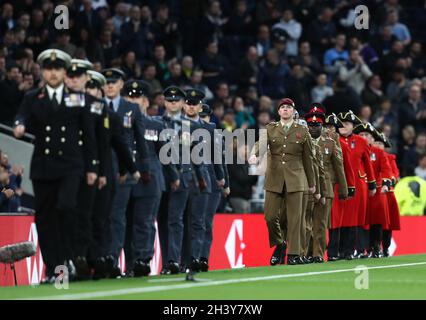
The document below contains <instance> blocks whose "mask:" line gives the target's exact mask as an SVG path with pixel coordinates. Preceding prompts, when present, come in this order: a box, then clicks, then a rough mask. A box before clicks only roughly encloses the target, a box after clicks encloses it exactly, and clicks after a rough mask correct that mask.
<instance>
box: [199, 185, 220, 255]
mask: <svg viewBox="0 0 426 320" xmlns="http://www.w3.org/2000/svg"><path fill="white" fill-rule="evenodd" d="M221 197H222V192H221V191H213V192H212V193H211V194H210V195H209V199H208V201H207V208H206V216H205V219H204V223H205V232H204V238H203V244H202V247H201V254H200V257H201V258H205V259H208V258H209V257H210V248H211V245H212V241H213V219H214V215H215V213H216V210H217V208H218V207H219V203H220V200H221Z"/></svg>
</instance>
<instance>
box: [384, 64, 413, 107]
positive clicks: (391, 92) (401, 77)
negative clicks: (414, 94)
mask: <svg viewBox="0 0 426 320" xmlns="http://www.w3.org/2000/svg"><path fill="white" fill-rule="evenodd" d="M409 87H410V80H408V79H407V77H406V75H405V70H404V69H403V68H401V67H395V68H393V72H392V82H391V83H389V85H388V87H387V89H386V95H387V97H388V98H389V99H390V100H391V101H392V102H396V103H399V102H402V101H403V100H404V99H406V97H407V94H408V89H409Z"/></svg>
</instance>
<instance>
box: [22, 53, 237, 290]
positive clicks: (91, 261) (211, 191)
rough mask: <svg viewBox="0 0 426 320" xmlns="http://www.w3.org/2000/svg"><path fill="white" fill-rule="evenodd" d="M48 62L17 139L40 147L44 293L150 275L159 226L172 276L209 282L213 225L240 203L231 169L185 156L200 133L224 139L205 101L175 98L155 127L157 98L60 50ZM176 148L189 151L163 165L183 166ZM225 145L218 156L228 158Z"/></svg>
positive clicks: (37, 186)
mask: <svg viewBox="0 0 426 320" xmlns="http://www.w3.org/2000/svg"><path fill="white" fill-rule="evenodd" d="M37 62H38V63H39V64H40V65H41V67H42V75H43V81H44V86H43V87H41V88H39V89H36V90H32V91H29V92H28V93H27V94H26V95H25V98H24V100H23V102H22V105H21V106H20V110H19V112H18V115H17V117H16V119H15V124H14V135H15V137H16V138H21V137H22V136H23V135H24V134H25V133H26V132H31V133H33V134H34V135H35V137H36V139H35V146H34V153H33V156H32V160H31V169H30V178H31V180H32V184H33V188H34V195H35V211H36V214H35V222H36V226H37V231H38V236H39V244H40V248H41V252H42V256H43V261H44V263H45V266H46V277H45V279H44V280H43V282H45V283H53V282H55V280H56V277H57V276H58V275H59V273H60V272H64V268H66V270H67V275H68V277H69V279H70V280H84V279H99V278H105V277H108V278H116V277H121V276H129V277H131V276H146V275H148V274H150V273H151V261H152V259H153V256H154V244H155V237H156V225H155V223H156V221H158V231H159V240H160V241H159V242H160V246H161V252H162V261H163V271H162V273H164V274H176V273H179V272H181V271H186V270H190V271H208V270H209V256H210V247H211V243H212V224H213V215H214V213H215V212H216V209H217V207H218V206H219V202H220V200H221V198H222V196H224V197H226V196H227V195H229V193H230V189H229V178H228V173H227V169H226V165H225V164H224V163H223V162H220V163H219V164H213V163H211V162H210V163H207V162H201V163H200V162H198V163H194V161H193V160H192V159H191V158H190V159H189V160H190V161H189V162H185V161H184V159H183V157H182V154H180V153H179V154H176V152H184V150H186V148H185V147H187V148H188V150H192V148H194V147H195V146H196V145H197V144H200V143H204V141H201V140H194V139H191V133H192V132H193V131H194V130H196V129H204V130H205V131H207V132H208V133H209V134H210V135H211V138H212V139H221V137H220V136H219V137H217V136H215V135H214V129H215V126H214V124H212V123H210V121H209V117H210V114H211V110H210V107H209V106H208V105H204V104H203V98H204V94H203V93H202V92H201V91H199V90H196V89H189V90H187V91H183V90H181V89H180V88H179V87H176V86H171V87H168V88H166V89H165V90H164V92H163V94H164V96H165V102H164V108H165V112H164V114H163V115H161V116H155V117H151V116H149V115H147V109H148V108H149V86H148V85H147V84H146V83H144V82H143V81H139V80H128V81H125V78H126V75H125V74H124V72H123V71H122V70H120V69H115V68H112V69H106V70H103V71H102V72H101V73H99V72H96V71H93V70H92V64H91V63H90V62H89V61H86V60H79V59H71V57H70V56H69V55H68V54H66V53H65V52H63V51H61V50H57V49H49V50H45V51H43V52H42V53H41V54H40V55H39V57H38V59H37ZM185 128H187V129H188V131H186V132H184V131H185V130H184V129H185ZM163 131H165V132H167V135H166V136H164V135H162V133H163ZM184 133H187V134H184ZM211 141H213V140H211ZM214 141H215V142H216V140H214ZM169 142H177V144H178V148H171V149H170V150H168V152H166V155H163V156H164V157H165V158H166V160H167V159H169V158H173V157H174V159H175V160H176V159H177V161H169V162H167V161H162V159H161V150H162V149H163V148H162V147H163V146H164V145H165V144H167V143H169ZM220 145H222V144H217V143H211V144H210V145H209V146H208V148H211V149H212V152H216V153H218V154H223V150H222V149H221V150H216V149H217V148H218V146H220ZM175 147H176V146H175ZM176 150H177V151H176ZM123 249H124V251H125V257H126V258H125V262H126V273H125V274H122V272H121V268H120V267H122V265H120V256H121V252H122V250H123Z"/></svg>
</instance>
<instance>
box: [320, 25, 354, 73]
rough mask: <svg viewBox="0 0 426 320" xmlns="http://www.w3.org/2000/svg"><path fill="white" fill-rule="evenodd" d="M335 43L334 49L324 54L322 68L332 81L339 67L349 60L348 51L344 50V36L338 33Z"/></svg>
mask: <svg viewBox="0 0 426 320" xmlns="http://www.w3.org/2000/svg"><path fill="white" fill-rule="evenodd" d="M335 41H336V43H335V45H334V48H331V49H328V50H327V51H326V52H325V54H324V68H325V71H326V72H327V74H328V75H329V76H330V77H331V79H334V77H335V75H337V73H338V72H339V70H340V67H341V66H342V65H344V64H345V63H346V62H348V60H349V54H348V51H347V50H346V49H345V45H346V36H345V35H344V34H342V33H340V34H338V35H337V37H336V39H335Z"/></svg>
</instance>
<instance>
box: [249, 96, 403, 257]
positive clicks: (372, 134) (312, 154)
mask: <svg viewBox="0 0 426 320" xmlns="http://www.w3.org/2000/svg"><path fill="white" fill-rule="evenodd" d="M277 109H278V114H279V116H280V121H277V122H272V123H270V124H269V125H268V126H267V134H266V135H264V136H263V138H262V136H261V137H260V139H259V141H258V142H256V144H255V147H254V148H253V150H252V155H251V157H250V159H249V162H250V164H252V165H254V164H258V163H259V161H262V159H264V158H266V159H267V168H266V174H265V192H266V195H265V220H266V223H267V227H268V231H269V243H270V246H271V247H275V249H274V251H273V254H272V257H271V259H270V264H271V265H277V264H284V263H287V264H289V265H295V264H306V263H321V262H324V261H325V256H327V258H328V259H327V260H328V261H337V260H340V259H346V260H352V259H359V258H370V257H373V258H379V257H387V256H389V248H390V245H391V239H392V231H393V230H399V229H400V219H399V210H398V205H397V202H396V199H395V195H394V187H395V185H396V182H397V180H398V177H399V172H398V168H397V166H396V162H395V156H394V155H392V154H389V153H388V152H386V148H388V147H390V143H389V141H388V139H387V138H386V137H385V136H384V134H383V133H380V132H379V131H378V130H376V128H374V127H373V126H372V125H371V124H370V123H363V122H362V121H361V120H360V119H359V118H358V117H357V116H356V115H355V114H354V113H353V112H352V111H348V112H343V113H339V114H338V115H335V114H334V113H331V114H329V115H327V114H326V108H325V106H324V105H322V104H321V103H313V104H312V105H311V107H310V110H309V112H308V113H307V114H306V115H305V118H304V119H299V118H297V117H295V115H297V112H296V109H295V104H294V102H293V101H292V100H291V99H290V98H284V99H282V100H281V101H280V102H279V104H278V106H277ZM262 145H264V146H266V147H264V148H263V152H262V151H261V149H262V147H261V146H262ZM327 239H328V241H327Z"/></svg>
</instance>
